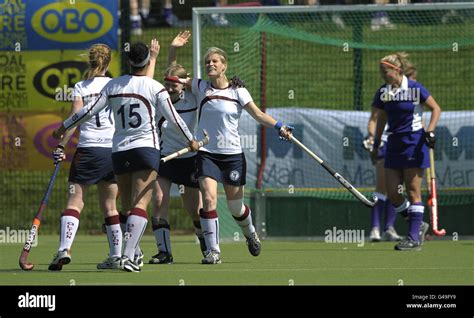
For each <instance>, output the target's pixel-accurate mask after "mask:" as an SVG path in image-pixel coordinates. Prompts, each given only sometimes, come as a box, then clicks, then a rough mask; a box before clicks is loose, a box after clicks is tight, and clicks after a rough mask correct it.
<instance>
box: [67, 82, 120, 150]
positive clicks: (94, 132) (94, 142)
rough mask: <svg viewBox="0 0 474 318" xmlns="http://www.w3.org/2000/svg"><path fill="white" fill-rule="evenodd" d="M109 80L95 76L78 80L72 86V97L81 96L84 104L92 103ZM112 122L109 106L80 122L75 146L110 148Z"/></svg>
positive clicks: (112, 131)
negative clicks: (77, 140) (77, 141)
mask: <svg viewBox="0 0 474 318" xmlns="http://www.w3.org/2000/svg"><path fill="white" fill-rule="evenodd" d="M110 80H111V78H110V77H102V76H100V77H99V76H97V77H94V78H93V79H90V80H85V81H80V82H78V83H77V84H76V85H75V86H74V91H73V93H72V95H73V97H74V98H81V99H82V101H83V104H84V106H87V105H88V104H91V103H94V102H95V101H96V100H97V98H98V97H99V95H100V91H101V90H102V88H104V86H105V85H106V84H107V83H108V82H109V81H110ZM113 135H114V122H113V119H112V114H111V112H110V108H106V109H104V110H102V111H101V112H99V113H98V114H96V115H95V116H94V117H93V118H91V119H89V120H87V121H85V122H84V123H82V124H81V127H80V134H79V143H78V144H77V147H78V148H79V147H103V148H112V136H113Z"/></svg>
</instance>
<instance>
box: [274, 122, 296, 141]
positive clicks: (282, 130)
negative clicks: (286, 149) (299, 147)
mask: <svg viewBox="0 0 474 318" xmlns="http://www.w3.org/2000/svg"><path fill="white" fill-rule="evenodd" d="M275 129H276V130H278V135H279V136H280V140H284V141H290V139H289V138H288V136H287V134H288V133H289V134H291V133H292V131H293V130H294V129H295V127H293V126H290V125H287V124H283V123H282V122H280V121H278V122H277V123H276V124H275Z"/></svg>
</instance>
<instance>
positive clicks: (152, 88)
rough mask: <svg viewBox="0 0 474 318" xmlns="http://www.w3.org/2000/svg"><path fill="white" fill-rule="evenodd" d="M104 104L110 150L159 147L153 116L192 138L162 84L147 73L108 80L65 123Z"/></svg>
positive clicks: (70, 123) (76, 121)
mask: <svg viewBox="0 0 474 318" xmlns="http://www.w3.org/2000/svg"><path fill="white" fill-rule="evenodd" d="M106 106H109V107H110V108H111V111H112V113H113V117H114V122H115V133H114V137H113V141H112V152H119V151H125V150H129V149H134V148H141V147H151V148H155V149H160V148H159V144H160V141H159V137H158V134H157V125H156V118H161V117H165V118H166V120H168V122H170V123H172V124H174V126H175V127H176V133H177V134H180V135H181V136H182V138H183V140H187V141H189V140H191V139H192V138H193V135H192V134H191V132H190V131H189V129H188V127H187V126H186V124H185V123H184V121H183V120H182V119H181V117H180V116H179V115H178V113H177V112H176V109H175V108H174V106H173V104H172V103H171V100H170V97H169V94H168V92H167V91H166V89H165V88H164V86H163V85H161V84H160V83H158V82H157V81H155V80H153V79H151V78H149V77H146V76H134V75H124V76H120V77H118V78H116V79H113V80H111V81H110V82H109V83H108V84H107V85H106V86H105V87H104V89H103V90H102V91H101V93H100V96H99V98H98V99H97V101H96V102H95V103H93V104H89V105H87V106H85V107H84V108H82V109H81V111H79V112H78V113H76V114H74V115H73V116H71V117H70V118H68V119H66V120H65V121H64V127H65V128H66V129H69V128H71V127H74V126H77V125H79V124H81V123H82V122H84V121H87V120H88V119H90V118H92V117H93V116H94V115H95V114H97V113H99V112H100V111H101V110H102V109H104V108H105V107H106Z"/></svg>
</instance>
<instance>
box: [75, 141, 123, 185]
mask: <svg viewBox="0 0 474 318" xmlns="http://www.w3.org/2000/svg"><path fill="white" fill-rule="evenodd" d="M68 181H69V182H74V183H79V184H84V185H91V184H97V183H99V182H100V181H107V182H110V183H115V175H114V170H113V165H112V148H102V147H85V148H77V149H76V152H75V153H74V158H73V159H72V164H71V168H70V169H69V179H68Z"/></svg>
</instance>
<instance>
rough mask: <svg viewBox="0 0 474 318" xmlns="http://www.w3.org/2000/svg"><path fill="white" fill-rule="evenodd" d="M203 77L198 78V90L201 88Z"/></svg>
mask: <svg viewBox="0 0 474 318" xmlns="http://www.w3.org/2000/svg"><path fill="white" fill-rule="evenodd" d="M201 81H202V79H198V90H200V88H199V85H201Z"/></svg>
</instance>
